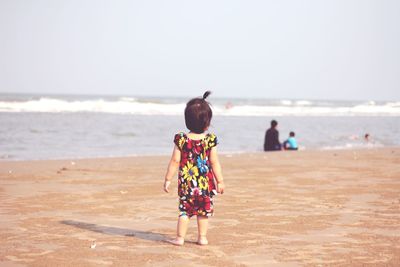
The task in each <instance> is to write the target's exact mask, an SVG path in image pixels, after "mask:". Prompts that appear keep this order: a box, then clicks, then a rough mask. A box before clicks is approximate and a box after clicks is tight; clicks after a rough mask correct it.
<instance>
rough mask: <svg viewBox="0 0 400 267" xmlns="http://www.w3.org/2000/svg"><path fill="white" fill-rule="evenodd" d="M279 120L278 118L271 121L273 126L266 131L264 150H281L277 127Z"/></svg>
mask: <svg viewBox="0 0 400 267" xmlns="http://www.w3.org/2000/svg"><path fill="white" fill-rule="evenodd" d="M277 126H278V122H277V121H276V120H272V121H271V128H269V129H268V130H267V132H266V133H265V140H264V151H274V150H281V147H282V146H281V143H280V142H279V132H278V130H277V129H276V127H277Z"/></svg>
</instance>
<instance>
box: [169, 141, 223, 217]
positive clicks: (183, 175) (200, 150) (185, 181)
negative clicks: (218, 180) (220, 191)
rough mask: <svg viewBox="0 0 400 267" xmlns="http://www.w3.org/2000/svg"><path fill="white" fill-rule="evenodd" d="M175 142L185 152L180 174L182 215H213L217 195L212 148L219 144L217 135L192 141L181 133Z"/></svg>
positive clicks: (179, 193) (179, 192)
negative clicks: (212, 166)
mask: <svg viewBox="0 0 400 267" xmlns="http://www.w3.org/2000/svg"><path fill="white" fill-rule="evenodd" d="M174 143H175V145H176V146H177V147H178V148H179V150H180V151H181V161H180V164H179V173H178V195H179V214H180V216H183V215H186V216H189V217H192V216H194V215H201V216H211V215H213V212H214V208H213V196H214V195H216V194H217V191H216V185H215V179H214V173H213V171H212V168H211V164H210V160H209V158H210V152H211V148H213V147H214V146H216V145H217V144H218V139H217V137H216V136H215V134H211V133H209V134H207V135H206V136H205V137H204V138H203V139H201V140H192V139H190V138H189V137H188V136H187V135H186V134H185V133H178V134H176V135H175V137H174Z"/></svg>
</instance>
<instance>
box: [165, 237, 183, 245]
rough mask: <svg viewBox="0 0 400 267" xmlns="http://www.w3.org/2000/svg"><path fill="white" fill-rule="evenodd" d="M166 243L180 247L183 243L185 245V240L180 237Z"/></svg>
mask: <svg viewBox="0 0 400 267" xmlns="http://www.w3.org/2000/svg"><path fill="white" fill-rule="evenodd" d="M167 242H168V243H171V244H172V245H175V246H182V245H183V243H185V239H183V238H182V237H176V238H174V239H170V240H167Z"/></svg>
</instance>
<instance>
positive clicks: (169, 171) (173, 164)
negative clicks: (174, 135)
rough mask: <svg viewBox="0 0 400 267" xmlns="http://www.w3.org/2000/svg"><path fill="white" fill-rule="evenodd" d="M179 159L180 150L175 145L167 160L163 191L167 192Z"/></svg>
mask: <svg viewBox="0 0 400 267" xmlns="http://www.w3.org/2000/svg"><path fill="white" fill-rule="evenodd" d="M180 161H181V151H180V150H179V148H178V147H177V146H176V145H175V147H174V151H173V152H172V156H171V160H170V161H169V164H168V169H167V173H166V174H165V181H164V191H165V192H167V193H168V192H169V185H170V184H171V180H172V176H173V175H174V174H175V173H176V170H177V169H178V167H179V162H180Z"/></svg>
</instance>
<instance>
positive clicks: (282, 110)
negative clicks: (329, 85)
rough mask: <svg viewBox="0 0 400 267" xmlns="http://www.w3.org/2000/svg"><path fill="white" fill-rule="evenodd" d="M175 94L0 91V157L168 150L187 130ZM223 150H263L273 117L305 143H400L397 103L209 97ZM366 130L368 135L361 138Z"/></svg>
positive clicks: (324, 146)
mask: <svg viewBox="0 0 400 267" xmlns="http://www.w3.org/2000/svg"><path fill="white" fill-rule="evenodd" d="M188 100H189V99H187V98H176V97H132V96H77V95H24V94H0V126H1V127H0V160H36V159H73V158H89V157H90V158H92V157H118V156H136V155H167V154H170V153H171V152H172V149H173V142H172V140H173V136H174V134H175V133H177V132H180V131H187V130H186V127H185V123H184V117H183V110H184V108H185V103H186V102H187V101H188ZM209 102H210V103H211V104H212V108H213V112H214V117H213V120H212V125H211V127H210V129H209V130H210V131H211V132H214V133H215V134H216V135H217V136H218V138H219V142H220V144H219V151H220V152H221V153H240V152H258V151H262V149H263V142H264V134H265V131H266V129H267V128H268V127H269V124H270V121H271V120H272V119H275V120H277V121H278V123H279V125H278V130H279V132H280V141H281V142H283V141H284V140H285V139H286V138H287V137H288V134H289V132H290V131H294V132H295V133H296V139H297V142H298V144H299V146H300V149H305V150H308V149H318V150H335V149H352V148H365V149H368V148H373V147H391V146H400V138H399V137H400V102H396V101H380V102H379V101H328V100H307V99H304V100H291V99H278V100H276V99H234V98H232V99H228V98H214V97H213V95H211V97H210V99H209ZM366 133H368V134H369V135H370V140H369V141H368V142H367V141H366V140H364V135H365V134H366Z"/></svg>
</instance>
